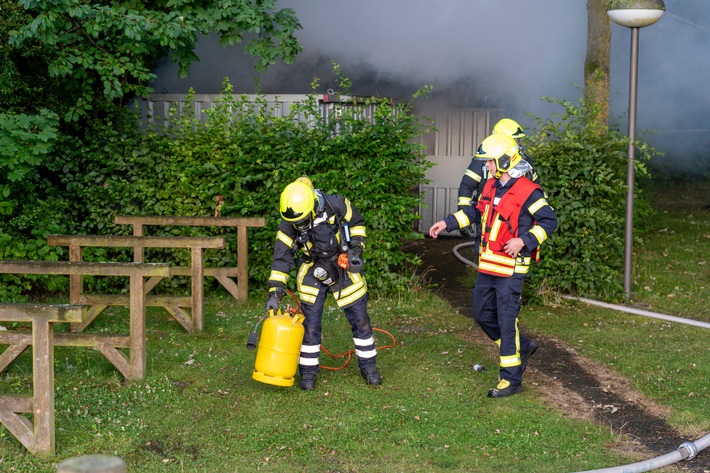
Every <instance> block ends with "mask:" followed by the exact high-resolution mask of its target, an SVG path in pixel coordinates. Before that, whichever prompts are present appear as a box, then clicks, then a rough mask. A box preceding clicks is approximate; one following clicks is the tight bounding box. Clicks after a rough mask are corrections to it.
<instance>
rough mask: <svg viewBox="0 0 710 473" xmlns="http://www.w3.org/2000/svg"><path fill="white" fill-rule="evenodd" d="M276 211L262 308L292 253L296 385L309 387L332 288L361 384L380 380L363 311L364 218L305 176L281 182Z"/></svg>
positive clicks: (282, 284)
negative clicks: (299, 318) (300, 332)
mask: <svg viewBox="0 0 710 473" xmlns="http://www.w3.org/2000/svg"><path fill="white" fill-rule="evenodd" d="M279 211H280V213H281V223H280V224H279V229H278V233H277V234H276V242H275V243H274V256H273V259H272V262H271V274H270V275H269V281H268V286H269V294H268V298H267V300H266V311H267V312H268V311H269V310H272V309H273V310H276V309H277V308H278V307H279V302H280V301H281V299H282V298H283V297H284V295H285V294H286V290H285V288H286V283H287V282H288V279H289V275H290V272H291V269H293V267H294V265H295V263H294V259H296V258H297V259H298V273H297V274H298V275H297V278H296V287H297V290H298V293H299V298H300V299H301V308H302V309H303V315H304V316H305V320H304V321H303V328H304V336H303V342H302V344H301V353H300V356H299V359H298V371H299V373H300V375H301V383H300V387H301V389H304V390H308V391H310V390H312V389H314V388H315V385H316V375H317V374H318V371H319V369H320V362H319V355H320V344H321V320H322V316H323V308H324V305H325V300H326V297H327V296H328V292H330V293H331V294H333V296H334V297H335V302H336V303H337V304H338V307H340V308H341V309H343V312H344V313H345V317H346V318H347V320H348V322H349V323H350V326H351V328H352V336H353V342H354V343H355V354H356V356H357V359H358V366H359V368H360V374H361V375H362V377H363V378H364V379H365V381H366V382H367V384H370V385H379V384H381V383H382V376H380V373H379V372H378V371H377V368H376V366H375V361H376V359H377V350H376V348H375V339H374V337H373V333H372V327H371V325H370V317H369V315H368V313H367V282H366V280H365V275H364V274H363V272H362V269H363V268H362V267H363V260H362V250H363V249H364V248H365V237H366V236H367V234H366V228H365V219H364V218H363V217H362V215H361V214H360V212H358V210H357V209H356V208H355V207H354V206H353V205H352V204H351V203H350V201H349V200H348V199H347V198H345V197H343V196H341V195H337V194H326V193H324V192H322V191H321V190H320V189H315V188H314V187H313V184H312V182H311V180H310V179H308V178H307V177H300V178H298V179H297V180H296V181H294V182H292V183H290V184H289V185H287V186H286V188H285V189H284V190H283V192H282V193H281V200H280V204H279Z"/></svg>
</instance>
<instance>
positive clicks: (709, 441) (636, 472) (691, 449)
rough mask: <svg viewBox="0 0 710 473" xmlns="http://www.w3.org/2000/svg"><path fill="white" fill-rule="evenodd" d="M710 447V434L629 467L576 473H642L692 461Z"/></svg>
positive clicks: (623, 466) (622, 466)
mask: <svg viewBox="0 0 710 473" xmlns="http://www.w3.org/2000/svg"><path fill="white" fill-rule="evenodd" d="M708 445H710V434H706V435H705V436H704V437H701V438H700V439H698V440H696V441H695V442H685V443H682V444H681V445H680V446H679V447H678V449H677V450H676V451H674V452H671V453H666V454H665V455H661V456H660V457H656V458H652V459H650V460H645V461H642V462H638V463H632V464H630V465H621V466H614V467H611V468H602V469H601V470H587V471H580V472H577V473H641V472H643V471H651V470H655V469H657V468H661V467H664V466H668V465H672V464H673V463H677V462H679V461H681V460H692V459H693V458H695V457H696V456H698V453H699V452H700V451H701V450H703V449H705V448H707V447H708Z"/></svg>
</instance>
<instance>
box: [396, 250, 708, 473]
mask: <svg viewBox="0 0 710 473" xmlns="http://www.w3.org/2000/svg"><path fill="white" fill-rule="evenodd" d="M464 241H465V240H463V239H459V238H452V237H449V238H446V237H444V238H439V239H437V240H433V239H431V238H427V239H425V240H418V241H415V242H411V243H410V244H408V246H407V251H411V252H412V253H415V254H417V255H419V256H420V257H421V258H422V261H423V264H422V266H421V268H422V270H425V269H428V272H427V277H428V278H429V279H430V283H431V284H433V285H434V286H435V290H436V291H437V293H438V294H439V295H440V296H442V297H444V298H445V299H447V300H448V301H449V302H450V303H451V304H452V306H454V308H455V309H457V310H458V312H459V313H460V314H461V315H462V316H465V317H469V318H471V322H472V323H475V322H474V321H473V319H472V313H471V289H470V288H467V287H463V284H462V283H460V282H459V281H460V278H461V277H462V276H464V275H465V273H466V272H467V271H473V268H471V267H470V266H467V265H465V264H464V263H462V262H461V261H459V260H458V259H457V258H456V257H455V255H454V254H453V252H452V250H453V248H454V246H456V245H458V244H460V243H463V242H464ZM476 333H477V335H474V337H473V339H472V341H473V342H475V343H480V344H482V345H483V346H485V347H487V348H488V349H491V347H492V345H491V343H490V341H489V340H488V339H487V338H486V337H485V335H484V334H483V332H481V331H478V332H476ZM535 338H536V339H537V340H538V341H539V342H540V348H539V349H538V351H537V353H536V354H535V356H534V358H532V359H531V361H530V365H529V366H528V373H529V374H528V375H527V376H526V377H527V379H528V380H529V383H528V384H527V387H528V389H534V390H535V391H536V392H537V393H539V394H540V396H541V397H542V399H543V402H544V403H545V404H546V405H548V406H549V407H550V408H552V409H557V410H560V411H562V412H563V413H564V414H565V415H567V416H569V417H573V418H584V419H589V420H592V421H594V422H596V423H599V424H601V425H606V426H609V427H610V428H611V429H612V430H613V431H614V432H615V433H617V434H620V435H621V436H622V438H623V440H624V442H623V443H624V444H623V445H622V448H623V449H624V450H626V451H628V452H631V453H633V454H634V455H638V456H639V461H641V460H645V459H650V458H655V457H657V456H660V455H665V454H666V453H670V452H672V451H674V450H676V449H677V448H678V447H679V446H680V445H681V444H682V443H683V442H687V441H689V440H691V441H692V440H696V439H694V438H686V437H682V436H681V435H680V434H679V433H678V432H677V431H676V430H675V429H674V428H673V427H672V426H671V425H669V424H668V422H667V421H666V420H665V418H666V417H667V415H668V410H667V409H665V408H664V407H662V406H659V405H657V404H655V403H654V402H652V401H651V400H649V399H647V398H645V397H644V396H643V395H642V394H641V393H639V392H636V391H634V390H633V389H632V388H631V387H630V385H629V383H628V382H627V381H626V380H625V379H624V378H623V377H621V376H619V375H618V374H617V373H615V372H614V371H612V370H610V369H609V368H607V367H606V366H604V365H601V364H599V363H596V362H593V361H591V360H589V359H587V358H585V357H583V356H582V355H580V354H579V353H577V352H576V351H575V350H574V349H571V348H569V347H566V346H564V345H563V344H562V343H561V342H560V341H558V340H556V339H553V338H544V337H539V336H536V337H535ZM492 355H495V353H494V352H492ZM570 373H573V376H570ZM673 468H675V469H677V470H678V471H692V472H693V473H708V471H710V470H706V469H704V468H703V467H702V466H701V465H700V464H698V463H697V462H693V461H691V462H680V463H676V465H675V467H673Z"/></svg>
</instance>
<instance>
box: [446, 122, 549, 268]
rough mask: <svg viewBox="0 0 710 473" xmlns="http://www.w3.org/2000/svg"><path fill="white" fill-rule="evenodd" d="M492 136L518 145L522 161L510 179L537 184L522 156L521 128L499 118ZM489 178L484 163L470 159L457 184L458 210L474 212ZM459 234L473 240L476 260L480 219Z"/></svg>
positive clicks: (533, 171) (532, 172)
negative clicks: (522, 179) (521, 178)
mask: <svg viewBox="0 0 710 473" xmlns="http://www.w3.org/2000/svg"><path fill="white" fill-rule="evenodd" d="M492 134H493V135H497V134H502V135H508V136H510V137H511V138H513V139H515V142H516V143H517V144H518V153H519V154H520V157H521V158H522V160H521V161H520V162H519V163H518V164H517V165H516V167H515V170H511V172H512V173H513V174H511V177H520V176H522V175H524V176H525V177H527V178H528V179H530V180H531V181H533V182H534V183H536V184H539V183H540V182H539V181H540V180H539V178H538V175H537V172H536V171H535V170H534V169H533V166H532V164H531V163H530V158H528V157H527V156H525V154H523V147H522V145H521V144H520V140H521V139H522V138H524V137H525V131H523V127H521V126H520V124H519V123H518V122H516V121H515V120H513V119H511V118H501V119H500V120H498V121H497V122H496V124H495V125H494V126H493V132H492ZM516 173H517V175H516ZM489 177H490V175H489V174H488V170H487V169H486V164H485V161H484V160H482V159H480V158H478V157H476V156H474V157H473V159H471V162H470V163H469V165H468V168H466V171H465V172H464V174H463V176H462V177H461V182H460V183H459V191H458V199H457V201H456V205H457V206H458V208H459V210H462V209H464V208H466V207H471V206H473V208H474V212H475V208H476V204H477V203H478V199H479V197H480V196H481V193H482V192H483V186H485V185H486V181H487V180H488V178H489ZM459 233H460V234H461V236H462V237H465V238H475V241H476V245H475V251H476V253H475V256H476V260H477V259H478V247H479V246H480V243H481V220H480V218H476V219H474V220H472V223H471V225H470V226H467V227H463V228H459Z"/></svg>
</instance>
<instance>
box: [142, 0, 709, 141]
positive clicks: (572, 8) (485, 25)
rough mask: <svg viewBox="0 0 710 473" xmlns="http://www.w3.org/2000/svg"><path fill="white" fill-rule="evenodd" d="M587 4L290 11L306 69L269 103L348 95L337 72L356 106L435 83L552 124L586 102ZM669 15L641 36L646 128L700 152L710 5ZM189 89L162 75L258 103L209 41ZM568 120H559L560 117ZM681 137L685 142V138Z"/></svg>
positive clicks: (672, 6)
mask: <svg viewBox="0 0 710 473" xmlns="http://www.w3.org/2000/svg"><path fill="white" fill-rule="evenodd" d="M586 3H587V2H586V1H582V0H536V1H534V2H533V1H530V0H505V1H491V0H358V1H357V2H353V1H352V0H280V1H279V2H277V6H278V7H279V8H282V7H288V8H293V9H294V10H295V12H296V15H297V16H298V18H299V20H300V22H301V24H302V26H303V29H302V30H301V31H300V32H299V34H298V37H299V42H300V43H301V44H302V46H303V53H302V54H301V55H300V56H299V58H298V59H297V60H296V61H295V63H294V64H291V65H284V64H277V65H275V66H273V67H272V68H270V69H269V71H267V72H266V73H262V74H259V75H258V77H259V80H260V83H261V85H262V92H264V93H284V94H285V93H309V92H311V91H312V90H311V81H312V79H313V77H314V76H318V77H319V78H320V79H321V81H320V83H321V88H322V89H323V90H324V91H325V90H327V89H328V88H333V89H337V88H338V84H337V81H336V78H335V77H334V75H333V74H332V73H331V72H332V66H331V62H336V63H338V64H339V65H340V67H341V69H342V72H343V74H344V75H345V76H346V77H348V78H350V79H352V80H353V84H354V87H353V90H352V93H354V94H356V95H371V94H379V95H388V96H396V97H397V98H403V99H406V98H409V96H410V95H411V93H412V92H414V91H415V90H417V89H418V88H420V87H422V86H423V85H425V84H430V85H433V87H434V91H435V94H438V96H439V97H447V98H448V100H449V102H450V103H454V104H459V105H461V106H491V107H504V108H505V110H506V114H507V115H508V116H511V117H513V118H515V119H516V120H518V121H520V122H521V123H522V124H523V125H524V126H530V125H532V123H530V122H529V121H528V119H527V118H526V114H528V113H532V114H534V115H539V116H543V117H544V116H546V115H547V114H549V111H550V110H551V108H550V107H549V106H547V105H545V103H544V102H543V101H542V100H541V97H543V96H547V97H551V98H553V99H564V100H570V101H572V102H573V103H577V102H578V100H579V98H580V96H581V90H582V87H583V81H584V78H583V70H584V60H585V53H586V41H587V8H586ZM665 3H666V9H667V12H666V14H665V15H664V16H663V18H662V19H661V20H660V21H659V22H658V23H657V24H655V25H652V26H649V27H646V28H642V29H641V30H640V42H639V45H640V47H639V79H638V102H637V103H638V107H637V129H638V130H639V132H641V131H643V130H655V131H657V132H658V134H657V135H656V136H655V137H654V138H653V139H652V144H653V145H654V146H656V147H657V148H659V149H661V150H663V151H667V152H670V153H673V152H677V151H678V148H677V147H678V146H680V145H683V147H684V148H686V149H687V151H684V152H683V153H692V152H694V151H699V150H701V149H703V148H704V145H703V143H706V142H707V141H709V140H708V137H710V131H709V130H708V129H710V125H709V124H708V114H709V113H710V106H709V105H710V94H709V93H708V87H707V85H706V83H707V79H706V78H707V77H710V60H708V55H707V51H709V50H710V1H708V0H666V2H665ZM197 54H198V55H199V56H200V58H201V61H200V62H199V63H197V64H195V65H194V66H193V68H192V73H191V75H190V77H189V78H188V79H185V80H180V79H177V77H176V76H177V69H176V68H175V67H174V66H172V65H164V66H162V67H160V68H158V69H157V72H158V74H159V78H158V80H157V81H156V83H155V88H156V92H161V91H165V92H171V93H183V92H186V91H187V89H188V88H189V87H190V86H192V87H193V88H195V90H196V91H197V92H198V93H217V92H219V88H220V84H221V82H222V79H223V78H224V77H225V76H228V77H229V78H230V81H231V83H232V84H233V85H235V89H236V90H237V91H238V92H245V93H253V92H254V91H255V86H254V82H253V79H254V77H255V73H254V72H253V71H252V69H251V67H252V65H253V63H254V61H253V60H251V59H249V58H246V57H244V55H243V54H242V53H241V48H239V47H232V48H227V49H224V48H221V47H220V46H218V45H217V42H216V40H214V38H209V39H206V40H205V41H202V42H201V43H200V45H199V47H198V50H197ZM629 58H630V30H629V29H628V28H623V27H620V26H618V25H615V24H614V25H612V60H611V96H610V109H611V110H610V112H611V115H612V118H613V119H615V121H616V122H619V123H620V125H621V127H622V131H623V132H626V120H627V110H628V103H629V102H628V101H629ZM554 110H555V111H560V110H559V109H554ZM678 138H680V139H678Z"/></svg>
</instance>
